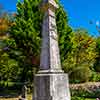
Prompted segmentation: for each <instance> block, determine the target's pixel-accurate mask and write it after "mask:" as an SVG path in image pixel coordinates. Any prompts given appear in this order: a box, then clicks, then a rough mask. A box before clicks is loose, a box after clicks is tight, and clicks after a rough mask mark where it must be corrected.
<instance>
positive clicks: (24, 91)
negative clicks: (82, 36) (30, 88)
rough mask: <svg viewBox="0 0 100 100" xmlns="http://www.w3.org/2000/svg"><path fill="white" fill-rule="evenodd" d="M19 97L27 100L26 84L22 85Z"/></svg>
mask: <svg viewBox="0 0 100 100" xmlns="http://www.w3.org/2000/svg"><path fill="white" fill-rule="evenodd" d="M21 97H22V100H27V87H26V85H24V86H23V88H22V95H21Z"/></svg>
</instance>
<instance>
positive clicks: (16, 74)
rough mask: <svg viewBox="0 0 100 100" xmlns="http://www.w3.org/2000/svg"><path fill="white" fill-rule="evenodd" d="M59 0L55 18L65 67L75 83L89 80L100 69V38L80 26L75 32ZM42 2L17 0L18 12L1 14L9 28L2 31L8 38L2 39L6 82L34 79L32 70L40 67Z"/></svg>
mask: <svg viewBox="0 0 100 100" xmlns="http://www.w3.org/2000/svg"><path fill="white" fill-rule="evenodd" d="M57 3H58V4H59V6H60V7H59V9H58V10H57V11H56V20H57V31H58V36H59V47H60V55H61V62H62V68H63V69H64V71H65V72H67V73H69V77H70V80H71V81H73V82H85V81H89V80H90V78H92V76H93V75H92V73H93V72H95V73H96V71H97V70H99V69H98V68H99V67H98V68H97V65H98V66H99V64H98V62H99V38H98V39H97V40H96V38H94V37H92V36H90V35H89V33H88V32H87V31H86V30H84V29H81V28H80V29H77V30H75V31H73V30H72V28H71V27H70V26H69V24H68V15H67V13H66V12H65V11H64V9H63V7H62V6H61V4H60V2H59V1H58V0H57ZM39 4H40V0H35V1H34V2H33V0H24V1H23V2H18V3H17V13H16V14H13V16H9V15H7V17H6V16H4V17H3V16H2V17H1V19H3V20H4V21H1V23H2V24H1V25H4V26H6V27H4V28H3V30H2V27H1V29H0V32H1V34H3V36H6V38H3V39H2V40H1V41H2V42H0V44H2V45H0V46H1V49H0V59H1V60H0V69H1V70H0V71H1V73H0V78H2V79H4V80H6V81H8V80H11V81H15V80H17V81H20V82H24V81H28V82H32V80H33V73H35V71H36V70H38V66H39V56H40V45H41V25H42V19H43V13H42V12H41V11H40V10H39ZM6 33H9V34H6ZM96 46H98V47H97V48H98V49H97V48H96ZM95 60H96V61H95ZM94 63H95V64H94ZM8 72H9V74H8ZM4 75H7V76H9V77H6V76H4Z"/></svg>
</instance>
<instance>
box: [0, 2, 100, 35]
mask: <svg viewBox="0 0 100 100" xmlns="http://www.w3.org/2000/svg"><path fill="white" fill-rule="evenodd" d="M33 1H34V0H33ZM16 3H17V0H0V4H2V5H3V8H4V10H5V11H8V12H15V11H16ZM61 3H62V5H63V7H64V9H65V11H66V12H67V13H68V16H69V24H70V26H71V27H72V28H73V29H75V28H79V27H81V28H84V29H86V30H88V31H89V33H90V34H91V35H98V32H97V30H96V24H97V25H98V26H99V21H100V0H61ZM90 22H92V23H93V24H90Z"/></svg>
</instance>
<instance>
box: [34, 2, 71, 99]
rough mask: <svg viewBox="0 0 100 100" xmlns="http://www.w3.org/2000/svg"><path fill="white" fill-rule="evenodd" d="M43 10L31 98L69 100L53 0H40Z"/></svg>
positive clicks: (56, 6) (55, 5)
mask: <svg viewBox="0 0 100 100" xmlns="http://www.w3.org/2000/svg"><path fill="white" fill-rule="evenodd" d="M41 6H42V7H41V9H42V10H43V11H44V18H43V26H42V46H41V58H40V70H39V72H38V73H37V74H36V75H35V78H34V85H35V86H34V93H33V99H32V100H70V92H69V83H68V75H67V74H64V72H63V71H62V69H61V62H60V55H59V47H58V35H57V27H56V16H55V10H56V9H57V8H58V5H57V4H56V2H55V0H42V4H41Z"/></svg>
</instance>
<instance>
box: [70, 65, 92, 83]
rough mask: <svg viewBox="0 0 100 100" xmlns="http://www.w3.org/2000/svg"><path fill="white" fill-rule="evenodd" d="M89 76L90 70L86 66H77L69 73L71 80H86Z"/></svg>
mask: <svg viewBox="0 0 100 100" xmlns="http://www.w3.org/2000/svg"><path fill="white" fill-rule="evenodd" d="M90 76H91V71H90V69H89V68H88V67H77V68H74V70H73V71H72V72H71V73H70V74H69V77H70V79H71V81H73V82H87V81H89V78H90Z"/></svg>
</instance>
